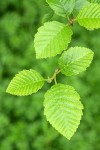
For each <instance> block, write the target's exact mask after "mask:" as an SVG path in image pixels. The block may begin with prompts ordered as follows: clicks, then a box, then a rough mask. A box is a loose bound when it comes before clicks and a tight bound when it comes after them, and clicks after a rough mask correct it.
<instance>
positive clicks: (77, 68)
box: [59, 47, 93, 76]
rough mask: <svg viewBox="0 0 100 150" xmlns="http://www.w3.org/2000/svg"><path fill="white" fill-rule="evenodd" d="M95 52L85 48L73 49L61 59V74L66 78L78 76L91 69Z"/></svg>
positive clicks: (66, 52)
mask: <svg viewBox="0 0 100 150" xmlns="http://www.w3.org/2000/svg"><path fill="white" fill-rule="evenodd" d="M92 59H93V52H92V51H91V50H90V49H88V48H84V47H71V48H70V49H69V50H67V51H65V52H64V53H63V54H62V56H61V57H60V59H59V67H60V69H61V73H62V74H64V75H66V76H72V75H77V74H79V73H80V72H83V71H85V70H86V68H87V67H89V65H90V63H91V61H92Z"/></svg>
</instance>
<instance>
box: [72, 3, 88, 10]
mask: <svg viewBox="0 0 100 150" xmlns="http://www.w3.org/2000/svg"><path fill="white" fill-rule="evenodd" d="M88 4H89V2H88V1H87V0H76V1H75V10H77V11H80V10H81V9H82V8H83V7H85V6H87V5H88Z"/></svg>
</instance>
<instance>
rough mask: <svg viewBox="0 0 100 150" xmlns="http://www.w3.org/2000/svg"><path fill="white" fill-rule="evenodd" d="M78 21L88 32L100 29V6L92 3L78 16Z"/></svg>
mask: <svg viewBox="0 0 100 150" xmlns="http://www.w3.org/2000/svg"><path fill="white" fill-rule="evenodd" d="M76 21H77V22H78V23H79V24H80V25H81V26H83V27H85V28H87V29H88V30H93V29H98V28H100V4H94V3H91V4H89V5H88V6H86V7H84V8H83V9H82V10H81V11H80V12H79V14H78V16H77V18H76Z"/></svg>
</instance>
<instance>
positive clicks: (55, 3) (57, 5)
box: [47, 0, 75, 17]
mask: <svg viewBox="0 0 100 150" xmlns="http://www.w3.org/2000/svg"><path fill="white" fill-rule="evenodd" d="M47 3H48V4H49V5H50V7H51V8H52V9H53V10H54V12H55V13H56V14H57V15H59V16H62V17H67V16H68V15H69V14H71V12H72V11H73V8H74V6H75V0H47Z"/></svg>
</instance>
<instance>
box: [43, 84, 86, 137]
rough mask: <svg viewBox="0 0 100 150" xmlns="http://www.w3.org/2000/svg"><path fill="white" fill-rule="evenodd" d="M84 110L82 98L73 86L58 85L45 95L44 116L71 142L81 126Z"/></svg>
mask: <svg viewBox="0 0 100 150" xmlns="http://www.w3.org/2000/svg"><path fill="white" fill-rule="evenodd" d="M82 109H83V105H82V104H81V102H80V96H79V94H78V93H77V92H76V91H75V89H74V88H73V87H71V86H68V85H63V84H57V85H54V86H53V87H51V89H50V90H48V91H47V93H46V94H45V100H44V114H45V115H46V118H47V120H48V121H49V122H50V124H52V126H53V127H54V128H55V129H56V130H57V131H58V132H60V133H61V134H62V135H63V136H65V137H66V138H67V139H69V140H70V139H71V137H72V136H73V135H74V133H75V131H76V130H77V128H78V126H79V124H80V120H81V116H82Z"/></svg>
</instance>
